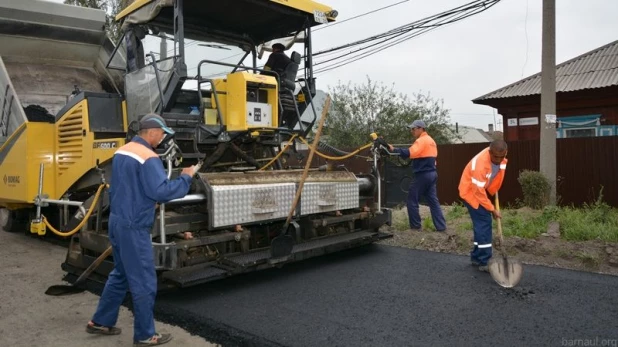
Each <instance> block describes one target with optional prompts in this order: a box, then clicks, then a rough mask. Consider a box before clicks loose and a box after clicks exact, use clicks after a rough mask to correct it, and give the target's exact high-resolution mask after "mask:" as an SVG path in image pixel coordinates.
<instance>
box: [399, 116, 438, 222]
mask: <svg viewBox="0 0 618 347" xmlns="http://www.w3.org/2000/svg"><path fill="white" fill-rule="evenodd" d="M408 128H409V129H410V133H411V134H412V136H413V137H414V138H415V139H416V140H415V141H414V143H413V144H412V146H410V148H409V149H405V148H395V147H393V146H392V145H388V148H389V150H390V151H391V152H394V153H397V154H399V156H401V157H404V158H410V159H412V172H413V173H414V177H413V178H412V182H411V183H410V188H409V190H408V201H407V206H408V218H409V221H410V228H411V229H413V230H419V231H420V230H421V216H420V213H419V203H418V202H419V199H420V198H421V197H422V196H424V197H425V199H426V200H427V203H428V204H429V209H430V211H431V219H432V220H433V225H434V226H435V227H436V230H437V231H446V220H445V219H444V214H443V213H442V209H441V208H440V201H439V200H438V190H437V183H438V172H437V170H436V159H437V157H438V146H437V145H436V142H435V141H434V140H433V139H432V138H431V136H429V134H427V131H425V129H426V128H427V126H426V125H425V122H423V121H422V120H418V119H417V120H415V121H414V122H412V124H410V125H408Z"/></svg>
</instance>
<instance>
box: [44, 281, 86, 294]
mask: <svg viewBox="0 0 618 347" xmlns="http://www.w3.org/2000/svg"><path fill="white" fill-rule="evenodd" d="M84 290H86V288H82V287H76V286H71V285H64V284H59V285H55V286H51V287H49V288H47V290H46V291H45V294H47V295H51V296H64V295H71V294H77V293H81V292H83V291H84Z"/></svg>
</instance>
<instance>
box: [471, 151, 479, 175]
mask: <svg viewBox="0 0 618 347" xmlns="http://www.w3.org/2000/svg"><path fill="white" fill-rule="evenodd" d="M479 155H481V153H479V154H477V155H475V156H474V158H472V171H474V170H475V169H476V160H477V159H478V157H479Z"/></svg>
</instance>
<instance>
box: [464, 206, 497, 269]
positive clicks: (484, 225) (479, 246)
mask: <svg viewBox="0 0 618 347" xmlns="http://www.w3.org/2000/svg"><path fill="white" fill-rule="evenodd" d="M464 205H466V207H467V208H468V212H469V213H470V218H472V228H473V230H474V247H473V248H472V252H470V260H471V261H472V262H475V263H478V264H479V265H487V262H488V261H489V259H490V258H491V255H492V247H491V234H492V224H491V223H492V219H491V212H489V211H487V209H485V208H484V207H483V206H480V205H479V208H477V209H475V208H474V207H472V206H470V204H468V203H467V202H466V201H464Z"/></svg>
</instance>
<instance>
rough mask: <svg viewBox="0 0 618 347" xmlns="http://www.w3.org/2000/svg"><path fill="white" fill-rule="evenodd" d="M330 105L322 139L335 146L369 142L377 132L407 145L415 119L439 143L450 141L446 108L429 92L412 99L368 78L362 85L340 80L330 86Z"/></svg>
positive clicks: (450, 131) (411, 139)
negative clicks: (420, 122)
mask: <svg viewBox="0 0 618 347" xmlns="http://www.w3.org/2000/svg"><path fill="white" fill-rule="evenodd" d="M330 94H331V95H332V105H331V108H330V111H329V114H328V118H327V121H326V125H325V128H326V129H325V130H324V134H325V135H328V137H327V139H325V142H328V143H329V144H331V145H333V146H335V147H342V148H343V147H347V148H353V147H358V146H362V145H363V144H366V143H367V142H369V141H370V138H369V134H371V133H372V132H377V133H378V135H380V136H383V137H384V138H385V139H386V140H387V141H388V142H389V143H399V144H409V143H411V142H412V141H413V140H414V139H413V138H412V136H411V135H410V130H409V129H408V128H407V125H408V124H410V123H412V122H413V121H414V120H416V119H421V120H423V121H425V123H426V124H427V127H428V129H427V131H428V132H429V133H430V134H431V136H432V137H433V138H434V139H435V141H436V142H437V143H438V144H444V143H450V142H451V141H452V140H453V139H454V138H455V137H456V135H455V134H454V133H453V131H452V130H451V128H450V127H449V126H450V117H449V115H448V110H446V109H445V108H444V107H443V102H442V101H441V100H440V101H438V100H435V99H433V98H432V97H431V96H430V95H429V94H427V95H425V94H420V93H419V94H414V95H413V98H412V99H409V98H408V97H407V96H406V95H404V94H401V93H397V92H395V90H394V86H390V87H387V86H385V85H383V84H382V83H376V82H374V81H372V80H371V79H370V78H369V77H367V82H366V83H364V84H358V85H351V84H350V83H348V84H341V83H339V84H338V85H337V86H335V87H334V88H332V89H331V91H330Z"/></svg>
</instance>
